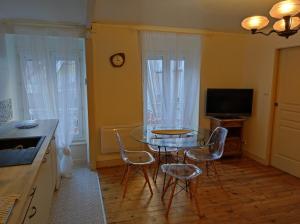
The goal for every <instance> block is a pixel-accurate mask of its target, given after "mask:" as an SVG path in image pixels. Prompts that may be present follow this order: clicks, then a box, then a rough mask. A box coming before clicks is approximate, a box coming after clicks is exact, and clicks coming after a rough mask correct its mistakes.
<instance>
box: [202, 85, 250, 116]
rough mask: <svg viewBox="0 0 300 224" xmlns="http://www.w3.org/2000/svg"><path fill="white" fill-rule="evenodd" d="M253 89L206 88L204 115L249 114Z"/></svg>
mask: <svg viewBox="0 0 300 224" xmlns="http://www.w3.org/2000/svg"><path fill="white" fill-rule="evenodd" d="M252 98H253V89H207V95H206V115H207V116H219V117H234V116H250V115H251V112H252Z"/></svg>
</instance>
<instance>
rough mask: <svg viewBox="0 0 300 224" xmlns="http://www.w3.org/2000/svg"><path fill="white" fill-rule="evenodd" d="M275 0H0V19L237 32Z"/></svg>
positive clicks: (265, 11) (266, 12) (265, 13)
mask: <svg viewBox="0 0 300 224" xmlns="http://www.w3.org/2000/svg"><path fill="white" fill-rule="evenodd" d="M275 2H277V0H0V19H31V20H46V21H50V22H71V23H77V24H88V21H100V22H109V23H121V24H122V23H125V24H128V23H129V24H146V25H159V26H173V27H183V28H198V29H205V30H213V31H226V32H241V31H242V28H241V26H240V22H241V20H242V19H243V18H244V17H246V16H249V15H254V14H262V15H268V12H269V10H270V8H271V7H272V5H273V4H274V3H275Z"/></svg>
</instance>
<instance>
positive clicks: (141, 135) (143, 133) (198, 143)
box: [130, 126, 210, 150]
mask: <svg viewBox="0 0 300 224" xmlns="http://www.w3.org/2000/svg"><path fill="white" fill-rule="evenodd" d="M130 135H131V137H132V138H133V139H134V140H136V141H138V142H142V143H145V144H148V145H152V146H157V147H158V148H161V150H164V148H167V147H169V148H178V149H185V150H188V149H193V148H202V147H205V146H207V145H206V144H207V142H208V141H207V140H208V139H209V136H210V130H209V129H203V128H201V129H199V130H197V131H196V130H191V129H187V128H165V127H152V126H139V127H136V128H134V129H132V131H131V133H130Z"/></svg>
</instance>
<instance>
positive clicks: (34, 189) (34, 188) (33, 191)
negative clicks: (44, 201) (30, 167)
mask: <svg viewBox="0 0 300 224" xmlns="http://www.w3.org/2000/svg"><path fill="white" fill-rule="evenodd" d="M35 191H36V187H33V188H32V192H31V193H30V195H29V196H30V197H32V196H33V195H34V193H35Z"/></svg>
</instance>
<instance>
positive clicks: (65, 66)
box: [14, 34, 81, 177]
mask: <svg viewBox="0 0 300 224" xmlns="http://www.w3.org/2000/svg"><path fill="white" fill-rule="evenodd" d="M14 36H15V37H14V38H15V44H16V50H17V54H18V56H19V59H20V73H21V76H22V86H23V89H24V93H25V94H24V96H25V100H24V102H26V103H25V108H26V109H25V118H27V119H59V125H58V128H57V131H56V145H57V147H58V149H59V151H60V155H61V157H60V158H61V159H60V171H61V174H62V176H64V177H70V176H71V175H72V163H73V162H72V157H71V152H70V145H71V143H72V140H73V137H74V133H75V132H74V130H75V122H74V121H75V120H76V119H75V118H76V116H77V113H78V110H77V109H78V107H79V105H78V104H79V101H80V97H81V95H80V74H79V72H80V69H79V68H78V65H79V64H80V63H79V57H78V52H76V50H74V49H78V45H80V44H79V41H80V40H79V38H73V37H67V36H60V37H51V36H47V35H28V34H21V35H20V34H17V35H14Z"/></svg>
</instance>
